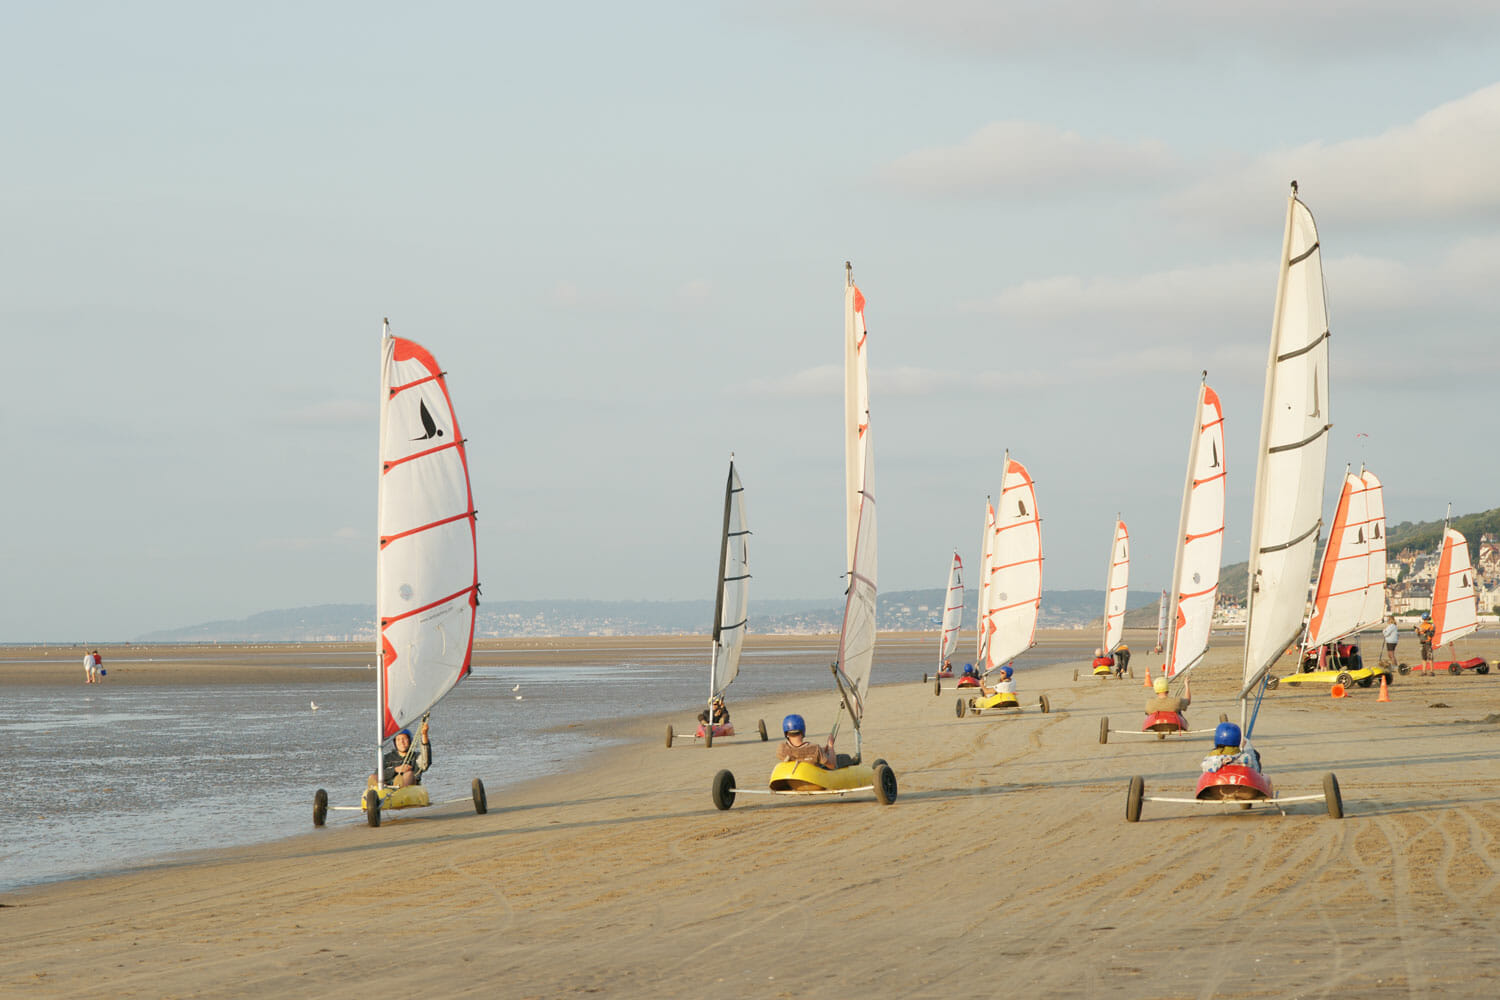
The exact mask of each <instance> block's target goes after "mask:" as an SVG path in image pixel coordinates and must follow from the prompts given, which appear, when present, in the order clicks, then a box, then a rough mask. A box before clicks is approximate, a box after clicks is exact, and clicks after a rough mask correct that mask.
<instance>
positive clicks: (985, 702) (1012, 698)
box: [974, 692, 1021, 712]
mask: <svg viewBox="0 0 1500 1000" xmlns="http://www.w3.org/2000/svg"><path fill="white" fill-rule="evenodd" d="M974 707H975V708H977V709H980V710H982V711H986V712H987V711H989V710H990V709H992V708H1020V707H1021V699H1020V697H1018V696H1017V695H1014V694H1011V693H1009V692H1001V693H1000V694H992V695H990V696H989V697H988V698H980V699H979V700H978V701H976V702H974Z"/></svg>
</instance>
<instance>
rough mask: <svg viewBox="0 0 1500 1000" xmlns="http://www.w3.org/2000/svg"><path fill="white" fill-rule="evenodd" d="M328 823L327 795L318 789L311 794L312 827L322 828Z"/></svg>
mask: <svg viewBox="0 0 1500 1000" xmlns="http://www.w3.org/2000/svg"><path fill="white" fill-rule="evenodd" d="M327 821H328V793H327V792H325V791H324V790H323V789H321V788H320V789H318V790H317V791H316V792H314V793H313V826H322V825H323V824H324V823H325V822H327Z"/></svg>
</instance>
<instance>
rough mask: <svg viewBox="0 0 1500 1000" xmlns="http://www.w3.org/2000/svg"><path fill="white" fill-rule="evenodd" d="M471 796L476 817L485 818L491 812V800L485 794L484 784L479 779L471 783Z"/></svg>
mask: <svg viewBox="0 0 1500 1000" xmlns="http://www.w3.org/2000/svg"><path fill="white" fill-rule="evenodd" d="M469 794H470V795H471V796H472V797H473V799H474V815H476V816H483V815H484V814H485V813H487V812H489V811H490V800H489V798H488V797H487V796H486V795H485V794H484V782H482V781H480V780H479V779H478V778H475V779H474V780H473V781H471V782H469Z"/></svg>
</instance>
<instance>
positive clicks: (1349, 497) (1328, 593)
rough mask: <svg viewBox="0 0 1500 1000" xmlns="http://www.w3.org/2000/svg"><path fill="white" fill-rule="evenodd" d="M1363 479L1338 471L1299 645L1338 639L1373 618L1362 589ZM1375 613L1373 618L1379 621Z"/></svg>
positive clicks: (1365, 547) (1365, 560)
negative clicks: (1340, 478)
mask: <svg viewBox="0 0 1500 1000" xmlns="http://www.w3.org/2000/svg"><path fill="white" fill-rule="evenodd" d="M1366 498H1367V491H1366V489H1365V481H1364V479H1362V478H1361V477H1359V476H1356V475H1354V474H1353V473H1349V472H1346V473H1344V488H1343V490H1342V491H1341V492H1340V493H1339V503H1338V507H1337V508H1335V510H1334V513H1333V526H1332V527H1331V528H1329V529H1328V544H1327V545H1326V546H1325V547H1324V549H1323V564H1322V566H1321V568H1320V569H1319V570H1318V585H1317V587H1316V588H1315V589H1314V591H1313V607H1312V613H1311V614H1310V615H1309V616H1308V619H1307V637H1306V638H1305V639H1304V640H1303V648H1304V649H1316V648H1317V647H1318V646H1322V645H1325V644H1327V643H1330V642H1338V641H1339V640H1340V639H1342V638H1344V637H1345V636H1346V635H1352V634H1353V633H1355V632H1358V631H1359V630H1360V629H1362V628H1364V627H1366V626H1367V625H1372V624H1374V622H1368V621H1365V620H1364V613H1365V594H1366V592H1367V591H1368V590H1369V587H1370V538H1369V531H1370V527H1369V520H1370V518H1369V510H1368V507H1367V505H1366V502H1365V501H1366ZM1379 620H1380V619H1379V618H1376V619H1375V621H1379Z"/></svg>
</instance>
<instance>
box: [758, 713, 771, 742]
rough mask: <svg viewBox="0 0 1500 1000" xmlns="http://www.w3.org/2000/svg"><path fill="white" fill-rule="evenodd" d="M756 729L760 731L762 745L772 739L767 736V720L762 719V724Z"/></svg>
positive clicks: (759, 723)
mask: <svg viewBox="0 0 1500 1000" xmlns="http://www.w3.org/2000/svg"><path fill="white" fill-rule="evenodd" d="M756 728H757V729H759V730H760V741H761V742H762V743H764V742H766V740H769V739H770V738H771V737H769V736H767V735H766V720H765V719H761V720H760V722H758V723H756Z"/></svg>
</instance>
